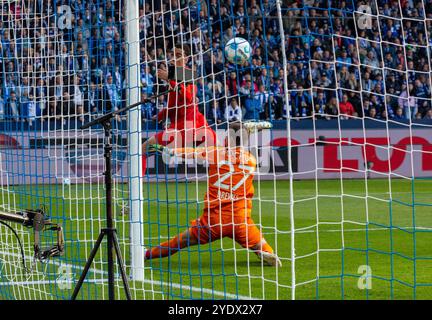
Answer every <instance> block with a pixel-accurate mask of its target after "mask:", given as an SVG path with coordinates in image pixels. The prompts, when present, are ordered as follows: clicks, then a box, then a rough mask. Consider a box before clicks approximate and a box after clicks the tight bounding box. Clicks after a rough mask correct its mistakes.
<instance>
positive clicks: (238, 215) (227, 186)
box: [145, 135, 282, 267]
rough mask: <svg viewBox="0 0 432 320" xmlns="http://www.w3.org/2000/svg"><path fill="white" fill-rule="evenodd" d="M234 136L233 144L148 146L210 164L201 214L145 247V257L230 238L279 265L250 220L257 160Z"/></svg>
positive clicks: (169, 253)
mask: <svg viewBox="0 0 432 320" xmlns="http://www.w3.org/2000/svg"><path fill="white" fill-rule="evenodd" d="M235 136H236V138H237V139H236V143H235V144H233V143H227V145H226V147H209V148H176V149H169V148H167V147H164V146H161V145H152V146H150V150H152V151H156V152H160V153H162V155H163V156H164V157H181V158H184V159H195V160H198V159H200V160H205V161H206V162H207V163H208V164H209V167H208V176H209V177H208V180H207V183H208V185H207V193H206V195H205V199H204V202H205V206H204V211H203V213H202V215H201V216H200V217H199V218H198V219H196V220H194V221H192V225H191V227H190V228H189V229H188V230H186V231H184V232H183V233H181V234H179V235H178V236H176V237H174V238H172V239H171V240H169V241H166V242H164V243H161V244H160V245H159V246H157V247H153V248H152V249H148V250H146V252H145V259H146V260H148V259H154V258H163V257H167V256H169V255H172V254H174V253H176V252H178V251H179V250H181V249H183V248H185V247H188V246H193V245H197V244H201V245H203V244H207V243H209V242H212V241H215V240H218V239H221V238H224V237H229V238H232V239H234V240H235V241H236V242H237V243H239V244H240V245H241V246H242V247H244V248H247V249H250V250H252V251H253V252H254V253H255V254H256V255H257V256H258V258H260V259H261V260H262V261H263V262H264V263H265V264H267V265H271V266H279V267H280V266H282V263H281V261H280V260H279V258H278V256H277V255H276V254H275V253H274V252H273V249H272V247H271V246H270V245H269V244H268V243H267V241H266V240H265V239H264V237H263V235H262V233H261V231H260V230H259V229H258V227H257V226H256V225H255V223H254V221H253V220H252V217H251V212H252V198H253V195H254V187H253V177H254V173H255V169H256V159H255V157H254V156H253V155H252V154H251V153H250V152H248V151H247V150H245V149H244V148H243V147H241V143H240V142H241V140H242V139H239V137H238V136H237V135H235ZM232 140H233V139H230V141H232ZM230 146H231V148H230Z"/></svg>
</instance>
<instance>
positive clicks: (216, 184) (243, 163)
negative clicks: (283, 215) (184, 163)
mask: <svg viewBox="0 0 432 320" xmlns="http://www.w3.org/2000/svg"><path fill="white" fill-rule="evenodd" d="M180 150H182V151H181V153H183V155H184V156H185V157H187V158H198V159H204V160H206V161H207V162H208V164H209V170H208V180H207V193H206V195H205V207H204V212H205V213H206V212H209V213H216V214H219V213H220V214H222V215H230V216H233V215H234V216H236V215H242V216H244V215H245V214H246V215H247V216H250V214H251V211H252V198H253V195H254V187H253V177H254V173H255V169H256V158H255V157H254V156H253V155H252V154H251V153H250V152H248V151H246V150H244V149H243V148H236V149H232V150H228V149H226V148H221V147H211V148H196V149H189V148H186V149H175V153H176V154H177V155H178V154H179V151H180Z"/></svg>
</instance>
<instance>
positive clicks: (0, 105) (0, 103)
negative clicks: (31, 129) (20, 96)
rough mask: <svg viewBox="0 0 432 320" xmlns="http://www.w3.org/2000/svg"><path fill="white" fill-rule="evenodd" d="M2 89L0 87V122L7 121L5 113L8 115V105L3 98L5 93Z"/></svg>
mask: <svg viewBox="0 0 432 320" xmlns="http://www.w3.org/2000/svg"><path fill="white" fill-rule="evenodd" d="M2 91H3V90H2V88H1V87H0V120H3V119H5V113H6V104H5V99H4V98H3V92H2Z"/></svg>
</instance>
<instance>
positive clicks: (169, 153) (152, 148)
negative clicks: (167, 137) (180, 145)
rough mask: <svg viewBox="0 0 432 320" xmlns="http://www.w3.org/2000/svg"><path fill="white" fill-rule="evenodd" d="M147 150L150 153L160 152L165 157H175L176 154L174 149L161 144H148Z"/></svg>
mask: <svg viewBox="0 0 432 320" xmlns="http://www.w3.org/2000/svg"><path fill="white" fill-rule="evenodd" d="M147 151H148V152H149V153H153V152H154V153H160V154H161V155H162V156H164V157H168V158H170V157H173V156H174V155H175V153H174V150H172V149H170V148H167V147H165V146H163V145H161V144H151V145H149V146H148V148H147Z"/></svg>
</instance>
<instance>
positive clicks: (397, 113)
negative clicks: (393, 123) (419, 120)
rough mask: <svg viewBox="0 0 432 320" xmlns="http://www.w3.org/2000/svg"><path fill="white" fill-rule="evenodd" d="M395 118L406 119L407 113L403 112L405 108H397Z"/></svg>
mask: <svg viewBox="0 0 432 320" xmlns="http://www.w3.org/2000/svg"><path fill="white" fill-rule="evenodd" d="M394 119H395V120H405V119H406V118H405V115H404V114H403V109H402V108H401V107H398V108H397V109H396V112H395V116H394Z"/></svg>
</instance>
